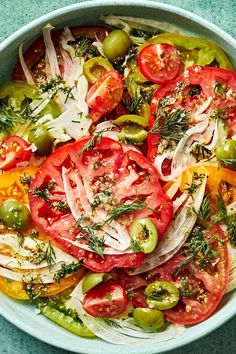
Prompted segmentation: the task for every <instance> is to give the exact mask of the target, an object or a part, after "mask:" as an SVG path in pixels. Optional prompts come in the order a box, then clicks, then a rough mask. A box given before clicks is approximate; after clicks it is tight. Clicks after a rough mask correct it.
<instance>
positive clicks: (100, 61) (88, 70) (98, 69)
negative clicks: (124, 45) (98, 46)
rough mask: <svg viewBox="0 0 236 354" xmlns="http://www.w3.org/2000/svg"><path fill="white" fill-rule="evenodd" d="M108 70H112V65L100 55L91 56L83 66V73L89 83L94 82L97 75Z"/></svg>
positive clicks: (99, 75) (97, 77)
mask: <svg viewBox="0 0 236 354" xmlns="http://www.w3.org/2000/svg"><path fill="white" fill-rule="evenodd" d="M110 70H114V68H113V66H112V65H111V63H110V62H109V61H108V60H107V59H105V58H102V57H94V58H91V59H89V60H87V61H86V62H85V63H84V66H83V72H84V75H85V77H86V79H87V80H88V82H89V83H90V84H94V82H96V81H97V79H99V77H101V76H102V75H103V74H105V73H106V72H107V71H110Z"/></svg>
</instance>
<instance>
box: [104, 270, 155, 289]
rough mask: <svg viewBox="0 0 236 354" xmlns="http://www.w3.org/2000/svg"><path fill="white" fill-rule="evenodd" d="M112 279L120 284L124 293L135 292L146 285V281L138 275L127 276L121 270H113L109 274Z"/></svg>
mask: <svg viewBox="0 0 236 354" xmlns="http://www.w3.org/2000/svg"><path fill="white" fill-rule="evenodd" d="M110 274H111V275H112V279H113V280H114V281H115V282H116V283H118V284H120V285H121V286H122V288H124V290H125V291H127V290H135V289H139V288H142V287H144V286H147V285H148V282H147V280H145V279H144V277H141V276H140V275H129V274H127V273H126V271H124V270H122V269H115V270H114V271H112V272H111V273H110Z"/></svg>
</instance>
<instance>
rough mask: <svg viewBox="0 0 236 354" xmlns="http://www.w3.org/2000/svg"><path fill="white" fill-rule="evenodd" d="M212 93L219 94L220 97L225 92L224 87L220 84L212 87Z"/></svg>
mask: <svg viewBox="0 0 236 354" xmlns="http://www.w3.org/2000/svg"><path fill="white" fill-rule="evenodd" d="M213 91H214V93H219V94H220V95H222V94H223V93H224V92H225V90H224V87H223V85H222V84H221V83H220V82H219V83H217V84H215V85H214V87H213Z"/></svg>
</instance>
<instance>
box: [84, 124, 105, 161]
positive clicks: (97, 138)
mask: <svg viewBox="0 0 236 354" xmlns="http://www.w3.org/2000/svg"><path fill="white" fill-rule="evenodd" d="M111 129H112V128H106V129H103V130H101V131H100V132H98V133H95V134H94V135H92V136H91V138H90V139H89V140H88V141H87V142H86V143H85V144H84V147H83V149H82V150H81V151H80V153H79V154H78V155H77V156H81V155H83V154H84V153H85V152H88V151H90V150H92V149H93V148H94V147H95V145H96V144H100V143H101V141H102V136H103V134H104V133H105V132H107V131H110V130H111Z"/></svg>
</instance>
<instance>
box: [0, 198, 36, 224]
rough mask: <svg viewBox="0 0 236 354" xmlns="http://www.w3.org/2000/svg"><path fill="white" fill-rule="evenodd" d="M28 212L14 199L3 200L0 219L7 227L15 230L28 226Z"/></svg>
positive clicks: (23, 205) (25, 207)
mask: <svg viewBox="0 0 236 354" xmlns="http://www.w3.org/2000/svg"><path fill="white" fill-rule="evenodd" d="M29 216H30V212H29V209H28V208H27V206H26V205H25V204H24V203H22V202H20V201H18V200H15V199H8V200H5V201H4V202H3V204H2V206H1V208H0V218H1V219H2V221H3V222H4V223H5V224H6V225H7V226H9V227H12V228H14V229H16V230H20V229H23V228H25V227H26V226H27V225H28V221H29Z"/></svg>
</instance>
